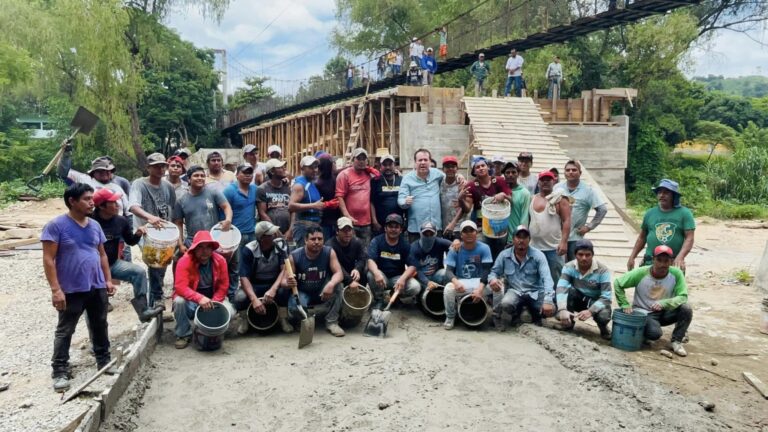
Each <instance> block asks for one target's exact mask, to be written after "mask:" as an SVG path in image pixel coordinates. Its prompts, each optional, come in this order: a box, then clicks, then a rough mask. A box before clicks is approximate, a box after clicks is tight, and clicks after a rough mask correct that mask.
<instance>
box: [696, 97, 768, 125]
mask: <svg viewBox="0 0 768 432" xmlns="http://www.w3.org/2000/svg"><path fill="white" fill-rule="evenodd" d="M700 116H701V119H702V120H712V121H718V122H720V123H722V124H725V125H728V126H730V127H732V128H733V129H737V130H738V129H741V128H744V127H746V126H747V123H749V122H753V123H755V124H756V125H758V126H760V127H764V126H766V125H768V113H765V112H761V111H760V110H757V109H755V108H754V106H753V104H752V103H751V102H750V101H749V100H748V99H746V98H743V97H741V96H730V95H727V94H725V93H721V92H710V93H707V94H706V97H705V103H704V106H702V107H701V111H700Z"/></svg>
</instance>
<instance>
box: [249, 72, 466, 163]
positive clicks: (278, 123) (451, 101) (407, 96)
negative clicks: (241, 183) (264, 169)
mask: <svg viewBox="0 0 768 432" xmlns="http://www.w3.org/2000/svg"><path fill="white" fill-rule="evenodd" d="M463 96H464V89H462V88H458V89H454V88H435V87H406V86H399V87H396V88H394V89H390V90H385V91H382V92H378V93H374V94H371V95H368V96H367V97H365V98H357V99H350V100H347V101H344V102H340V103H337V104H335V105H329V106H324V107H320V108H316V109H312V110H308V111H303V112H300V113H297V114H293V115H290V116H287V117H283V118H280V119H277V120H273V121H270V122H268V123H263V124H260V125H257V126H253V127H249V128H245V129H242V130H241V131H240V134H241V135H242V137H243V145H246V144H254V145H255V146H256V147H257V148H258V149H259V154H261V155H264V156H266V155H267V147H269V146H270V145H273V144H276V145H279V146H280V147H281V148H282V149H283V157H284V159H285V160H286V161H287V162H288V168H289V170H291V171H297V170H298V166H299V161H300V160H301V158H302V157H303V156H306V155H308V154H314V153H315V152H317V151H320V150H323V151H326V152H328V153H331V154H333V155H337V156H343V155H344V154H345V152H346V150H347V144H348V143H349V138H350V130H351V128H352V124H353V123H354V121H355V116H356V115H357V112H356V111H357V109H358V105H359V104H360V102H361V101H362V100H365V103H366V107H365V115H364V116H363V118H362V119H361V124H360V126H359V128H358V129H357V130H358V131H359V133H358V137H357V140H358V141H357V146H358V147H362V148H364V149H366V150H367V151H368V153H369V154H371V155H374V154H378V155H382V154H385V153H390V154H393V155H395V156H398V155H399V114H400V113H408V112H420V111H426V112H427V113H428V114H429V123H430V124H464V114H463V112H462V111H461V103H460V101H461V98H462V97H463Z"/></svg>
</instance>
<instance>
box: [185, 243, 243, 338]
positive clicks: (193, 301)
mask: <svg viewBox="0 0 768 432" xmlns="http://www.w3.org/2000/svg"><path fill="white" fill-rule="evenodd" d="M218 248H219V242H217V241H215V240H214V239H213V238H212V237H211V233H210V231H205V230H200V231H198V232H197V233H196V234H195V237H194V239H193V240H192V245H191V246H190V247H189V248H188V249H187V252H186V253H185V254H184V256H182V257H181V259H179V263H178V265H177V266H176V274H175V281H174V284H173V288H174V291H173V315H174V317H175V318H176V344H175V345H174V346H175V347H176V348H178V349H182V348H186V347H187V345H189V341H190V340H191V338H192V326H191V324H190V320H191V319H192V318H193V317H194V316H195V310H197V307H198V306H200V307H201V308H203V309H210V308H213V303H212V302H214V301H215V302H223V301H224V298H226V296H227V290H228V289H229V273H228V271H227V260H226V259H225V258H224V257H223V256H221V255H219V254H218V253H216V252H215V251H216V249H218Z"/></svg>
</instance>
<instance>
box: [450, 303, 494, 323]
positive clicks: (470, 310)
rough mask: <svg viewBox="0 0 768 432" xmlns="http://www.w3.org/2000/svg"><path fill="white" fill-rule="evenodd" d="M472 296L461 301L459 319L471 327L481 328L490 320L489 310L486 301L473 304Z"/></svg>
mask: <svg viewBox="0 0 768 432" xmlns="http://www.w3.org/2000/svg"><path fill="white" fill-rule="evenodd" d="M473 300H474V298H473V297H472V296H471V295H465V296H464V297H462V298H461V300H459V306H458V311H457V312H458V315H459V319H460V320H461V321H462V322H464V324H466V325H467V326H469V327H480V326H481V325H483V324H485V321H486V320H487V319H488V315H489V309H488V305H487V304H486V303H485V301H479V302H477V303H474V302H473Z"/></svg>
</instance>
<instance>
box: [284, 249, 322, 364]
mask: <svg viewBox="0 0 768 432" xmlns="http://www.w3.org/2000/svg"><path fill="white" fill-rule="evenodd" d="M275 246H277V247H278V248H279V249H282V250H285V249H286V244H285V240H283V239H275ZM285 273H286V274H287V275H288V276H289V277H291V276H293V268H292V267H291V260H290V259H288V258H286V259H285ZM291 291H292V292H293V298H294V300H296V308H298V309H299V312H300V313H301V314H302V315H303V316H304V318H303V319H302V320H301V323H300V324H301V327H300V331H299V349H301V348H304V347H305V346H307V345H309V344H311V343H312V338H313V337H314V336H315V317H314V316H309V315H307V312H306V311H305V310H304V307H303V306H301V302H300V301H299V290H298V289H297V288H296V287H295V286H294V287H292V288H291Z"/></svg>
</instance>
